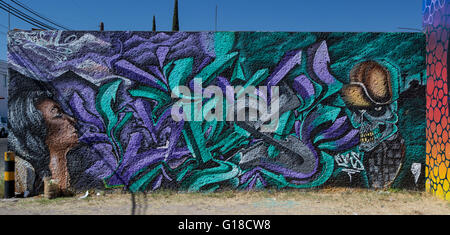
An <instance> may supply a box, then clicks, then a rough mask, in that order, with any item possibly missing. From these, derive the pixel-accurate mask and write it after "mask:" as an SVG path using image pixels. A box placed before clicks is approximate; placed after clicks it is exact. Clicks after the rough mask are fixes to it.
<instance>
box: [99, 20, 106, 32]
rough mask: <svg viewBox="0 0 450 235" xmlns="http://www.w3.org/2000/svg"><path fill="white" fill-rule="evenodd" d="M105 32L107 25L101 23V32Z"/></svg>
mask: <svg viewBox="0 0 450 235" xmlns="http://www.w3.org/2000/svg"><path fill="white" fill-rule="evenodd" d="M103 30H105V25H104V24H103V22H100V31H103Z"/></svg>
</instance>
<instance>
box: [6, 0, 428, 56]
mask: <svg viewBox="0 0 450 235" xmlns="http://www.w3.org/2000/svg"><path fill="white" fill-rule="evenodd" d="M4 1H6V2H7V3H9V4H11V2H10V0H4ZM19 1H20V2H21V3H23V4H25V5H27V6H28V7H30V8H32V9H34V10H35V11H37V12H39V13H41V14H42V15H44V16H45V17H47V18H50V19H52V20H54V21H56V22H57V23H59V24H62V25H64V26H66V27H68V28H70V29H72V30H98V29H99V23H100V22H101V21H103V22H104V24H105V30H143V31H150V30H151V29H152V17H153V15H155V16H156V24H157V30H158V31H170V30H171V28H172V12H173V5H174V1H173V0H127V1H118V0H19ZM216 5H217V6H218V18H217V21H218V22H217V23H218V24H217V30H219V31H322V32H324V31H352V32H355V31H356V32H369V31H376V32H385V31H386V32H399V31H409V30H405V29H399V27H403V28H415V29H421V28H422V0H179V18H180V30H181V31H212V30H214V25H215V24H214V22H215V21H214V18H215V17H214V16H215V8H216ZM10 24H11V28H20V29H31V27H32V26H31V25H29V24H27V23H24V22H23V21H21V20H20V19H17V18H15V17H13V16H11V21H10ZM7 26H8V14H7V13H6V12H4V11H3V10H0V59H6V34H5V32H6V31H7ZM409 32H411V31H409Z"/></svg>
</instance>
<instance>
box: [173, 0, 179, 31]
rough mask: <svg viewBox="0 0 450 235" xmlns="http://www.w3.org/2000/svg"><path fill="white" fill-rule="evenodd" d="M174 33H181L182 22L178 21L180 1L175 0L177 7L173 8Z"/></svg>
mask: <svg viewBox="0 0 450 235" xmlns="http://www.w3.org/2000/svg"><path fill="white" fill-rule="evenodd" d="M172 31H180V22H179V21H178V0H175V6H174V8H173V22H172Z"/></svg>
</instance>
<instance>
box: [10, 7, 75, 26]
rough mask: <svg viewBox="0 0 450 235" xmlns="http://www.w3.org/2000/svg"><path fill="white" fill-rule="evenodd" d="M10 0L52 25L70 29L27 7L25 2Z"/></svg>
mask: <svg viewBox="0 0 450 235" xmlns="http://www.w3.org/2000/svg"><path fill="white" fill-rule="evenodd" d="M11 2H13V3H15V4H16V5H18V6H20V7H22V8H23V9H25V10H27V11H28V12H30V13H31V14H33V15H35V16H37V17H39V18H41V19H43V20H45V21H47V22H49V23H51V24H53V25H56V26H58V27H60V28H63V29H65V30H70V29H68V28H67V27H65V26H63V25H61V24H58V23H56V22H55V21H53V20H51V19H49V18H47V17H45V16H43V15H42V14H39V13H38V12H36V11H34V10H33V9H31V8H30V7H28V6H27V5H25V4H23V3H21V2H19V1H16V0H11Z"/></svg>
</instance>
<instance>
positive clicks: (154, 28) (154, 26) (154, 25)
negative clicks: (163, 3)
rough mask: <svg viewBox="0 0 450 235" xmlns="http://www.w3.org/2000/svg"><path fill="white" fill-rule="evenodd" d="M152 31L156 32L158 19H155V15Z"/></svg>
mask: <svg viewBox="0 0 450 235" xmlns="http://www.w3.org/2000/svg"><path fill="white" fill-rule="evenodd" d="M152 31H153V32H156V19H155V15H153V27H152Z"/></svg>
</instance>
